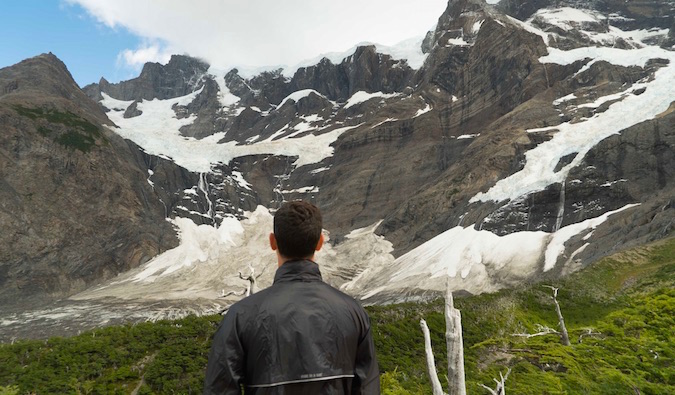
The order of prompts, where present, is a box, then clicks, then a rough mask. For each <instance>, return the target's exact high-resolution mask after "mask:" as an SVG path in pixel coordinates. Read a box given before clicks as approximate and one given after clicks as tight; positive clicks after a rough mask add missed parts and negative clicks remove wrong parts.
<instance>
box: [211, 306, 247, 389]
mask: <svg viewBox="0 0 675 395" xmlns="http://www.w3.org/2000/svg"><path fill="white" fill-rule="evenodd" d="M245 364H246V361H245V358H244V348H243V346H242V344H241V339H240V338H239V334H238V331H237V312H236V311H233V309H230V310H229V311H228V312H227V313H226V314H225V317H224V318H223V321H222V322H221V323H220V326H219V327H218V330H217V331H216V334H215V335H214V337H213V343H212V345H211V352H210V353H209V362H208V364H207V366H206V377H205V378H204V395H211V394H214V395H215V394H219V395H220V394H227V395H234V394H236V395H241V386H242V384H243V383H244V371H245Z"/></svg>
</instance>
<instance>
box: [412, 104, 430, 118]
mask: <svg viewBox="0 0 675 395" xmlns="http://www.w3.org/2000/svg"><path fill="white" fill-rule="evenodd" d="M429 111H431V106H430V105H429V104H428V103H427V105H426V107H424V108H420V109H419V110H417V112H416V113H415V116H414V117H413V118H417V117H419V116H420V115H422V114H426V113H428V112H429Z"/></svg>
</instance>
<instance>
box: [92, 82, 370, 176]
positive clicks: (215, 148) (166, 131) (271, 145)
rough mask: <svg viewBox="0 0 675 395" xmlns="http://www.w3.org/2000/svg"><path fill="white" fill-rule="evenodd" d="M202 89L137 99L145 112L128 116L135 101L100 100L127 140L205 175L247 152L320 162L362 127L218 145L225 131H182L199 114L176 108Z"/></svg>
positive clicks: (299, 163) (303, 162) (301, 163)
mask: <svg viewBox="0 0 675 395" xmlns="http://www.w3.org/2000/svg"><path fill="white" fill-rule="evenodd" d="M200 92H201V90H199V91H196V92H193V93H190V94H189V95H186V96H182V97H178V98H173V99H167V100H158V99H154V100H149V101H148V100H144V101H142V102H139V103H138V109H139V110H141V111H142V112H143V113H142V114H141V115H139V116H137V117H133V118H124V111H125V110H126V108H127V107H128V106H129V105H131V103H133V101H121V100H117V99H114V98H112V97H110V96H109V95H107V94H105V93H102V95H103V100H101V104H102V105H103V106H105V107H106V108H109V109H112V110H111V111H110V112H108V113H107V115H108V117H109V118H110V120H111V121H113V122H114V123H115V124H116V125H117V126H118V127H117V128H115V127H113V128H111V130H112V131H113V132H115V133H117V134H119V135H120V136H122V137H123V138H126V139H129V140H131V141H133V142H135V143H136V144H138V145H139V146H140V147H141V148H142V149H143V150H144V151H146V152H147V153H148V154H150V155H156V156H160V157H162V158H167V159H170V160H172V161H173V162H175V163H176V164H178V165H180V166H182V167H184V168H186V169H188V170H190V171H192V172H195V173H206V172H209V171H210V170H211V167H212V166H213V165H215V164H218V163H228V162H229V161H231V160H232V159H234V158H237V157H240V156H246V155H263V154H267V155H284V156H297V157H298V159H297V160H296V161H295V163H294V165H295V166H297V167H300V166H304V165H308V164H312V163H318V162H321V161H322V160H323V159H325V158H328V157H330V156H332V155H333V147H331V144H332V143H333V142H335V140H337V138H338V137H340V135H341V134H342V133H344V132H346V131H348V130H351V129H354V128H356V127H359V126H361V125H360V124H359V125H356V126H347V127H342V128H337V129H333V130H331V131H328V132H325V133H323V134H321V135H319V136H316V135H307V136H303V137H298V138H280V139H277V140H274V141H272V139H267V140H265V141H260V142H255V140H252V141H251V142H250V144H245V145H238V143H237V142H235V141H229V142H226V143H219V141H220V140H221V139H222V138H223V137H224V134H223V133H217V134H214V135H212V136H209V137H206V138H203V139H201V140H197V139H195V138H191V137H185V136H182V135H181V134H180V128H181V127H183V126H186V125H190V124H192V123H193V122H194V120H195V119H196V116H195V115H191V116H189V117H185V118H182V119H178V118H176V114H175V113H174V111H173V109H172V107H173V106H174V105H181V106H185V105H188V104H189V103H191V102H192V101H193V100H194V99H195V97H196V96H197V95H198V94H199V93H200Z"/></svg>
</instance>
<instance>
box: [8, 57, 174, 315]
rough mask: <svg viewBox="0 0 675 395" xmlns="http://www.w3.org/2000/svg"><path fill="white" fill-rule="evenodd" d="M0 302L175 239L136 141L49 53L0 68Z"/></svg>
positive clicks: (66, 285)
mask: <svg viewBox="0 0 675 395" xmlns="http://www.w3.org/2000/svg"><path fill="white" fill-rule="evenodd" d="M0 86H4V87H5V88H4V89H0V92H2V93H0V125H1V129H2V133H0V152H1V153H2V154H1V155H0V169H1V170H0V185H2V187H1V188H0V195H2V196H1V201H2V204H1V205H0V227H2V229H3V231H2V232H0V246H2V247H0V303H2V304H3V305H4V306H8V305H11V304H13V303H17V304H22V303H26V302H30V303H35V302H37V301H39V300H41V299H42V298H46V297H59V296H65V295H69V294H72V293H74V292H77V291H80V290H82V289H84V288H85V287H86V286H89V285H91V284H92V283H94V282H97V281H99V280H101V279H104V278H109V277H111V276H114V275H116V274H117V273H120V272H123V271H126V270H128V269H130V268H133V267H135V266H138V265H140V264H142V263H144V262H146V261H147V260H149V259H150V258H152V257H153V256H155V255H157V254H158V253H160V252H162V251H165V250H166V249H168V248H171V247H173V246H175V245H176V241H177V240H176V237H175V232H174V231H173V229H172V228H171V226H170V225H169V224H168V223H167V222H166V221H164V218H165V213H164V210H163V209H162V206H161V203H160V202H159V200H158V199H157V194H156V193H155V192H154V191H153V189H152V187H151V186H150V185H149V184H148V182H147V180H146V178H147V170H146V168H145V166H143V164H142V163H138V162H137V161H136V158H135V155H136V154H135V153H136V152H138V147H136V146H135V145H134V144H133V143H131V142H128V141H124V140H122V139H121V138H120V137H119V136H117V135H116V134H114V133H112V132H111V131H110V130H108V129H107V127H105V126H103V125H104V124H106V123H108V124H109V123H110V122H109V121H108V120H107V117H106V115H105V114H104V113H103V112H102V111H101V110H100V108H99V106H98V105H97V104H96V103H95V102H93V101H91V100H90V99H89V98H88V97H87V96H86V95H85V94H84V93H82V91H80V89H79V88H78V87H77V85H76V84H75V82H74V81H73V79H72V77H71V76H70V73H68V70H67V69H66V67H65V65H64V64H63V63H62V62H61V61H59V60H58V59H57V58H56V57H55V56H54V55H51V54H48V55H40V56H38V57H35V58H31V59H28V60H25V61H23V62H21V63H19V64H17V65H14V66H12V67H8V68H4V69H0Z"/></svg>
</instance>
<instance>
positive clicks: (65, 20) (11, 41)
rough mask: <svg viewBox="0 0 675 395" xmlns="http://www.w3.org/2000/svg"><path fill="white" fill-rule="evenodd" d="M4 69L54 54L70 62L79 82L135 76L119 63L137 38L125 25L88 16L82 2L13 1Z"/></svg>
mask: <svg viewBox="0 0 675 395" xmlns="http://www.w3.org/2000/svg"><path fill="white" fill-rule="evenodd" d="M2 14H3V17H2V23H0V68H2V67H6V66H9V65H12V64H15V63H18V62H20V61H21V60H23V59H26V58H29V57H32V56H36V55H39V54H41V53H45V52H52V53H54V54H55V55H56V56H58V57H59V58H60V59H61V60H62V61H63V62H64V63H65V64H66V66H68V69H69V70H70V72H71V74H72V75H73V77H74V78H75V80H76V81H77V83H78V84H80V86H84V85H86V84H89V83H92V82H98V80H99V79H100V78H101V76H105V77H106V79H109V80H111V81H118V80H122V79H128V78H133V77H135V76H136V75H137V71H136V70H134V69H132V68H129V67H125V66H124V65H120V64H119V62H118V60H117V57H118V54H119V53H120V52H121V51H122V50H124V49H125V48H133V47H135V46H137V45H138V43H139V41H140V39H139V37H137V36H135V35H133V34H131V33H129V31H128V30H127V29H124V28H115V29H112V28H109V27H107V26H105V25H103V24H101V23H99V22H97V21H96V20H95V19H93V18H92V17H90V16H89V15H88V14H87V12H86V11H85V10H84V9H82V8H81V7H80V6H79V5H70V4H66V3H63V2H61V1H58V0H57V1H51V0H50V1H41V0H11V1H3V3H2Z"/></svg>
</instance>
